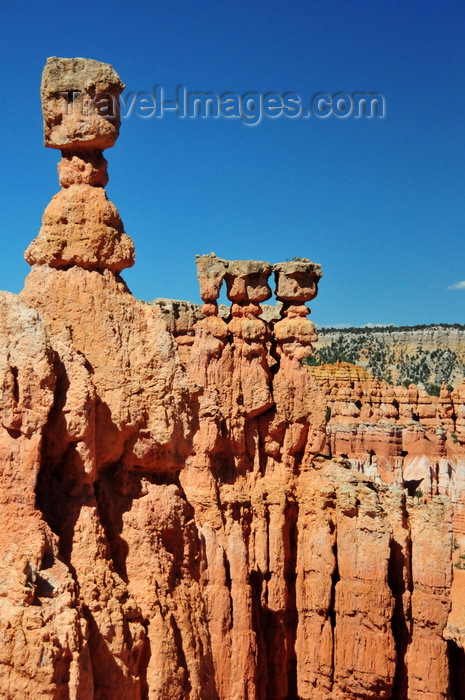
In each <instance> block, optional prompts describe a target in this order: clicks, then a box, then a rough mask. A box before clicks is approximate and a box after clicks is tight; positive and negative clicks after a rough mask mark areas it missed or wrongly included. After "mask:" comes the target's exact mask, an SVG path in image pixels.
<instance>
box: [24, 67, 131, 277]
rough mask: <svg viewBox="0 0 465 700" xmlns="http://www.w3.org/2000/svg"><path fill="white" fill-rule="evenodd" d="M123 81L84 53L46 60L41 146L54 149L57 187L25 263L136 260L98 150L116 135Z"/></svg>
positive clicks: (97, 264)
mask: <svg viewBox="0 0 465 700" xmlns="http://www.w3.org/2000/svg"><path fill="white" fill-rule="evenodd" d="M123 89H124V84H123V82H122V81H121V79H120V78H119V76H118V74H117V73H116V72H115V70H114V69H113V68H112V66H110V65H109V64H108V63H100V62H99V61H94V60H91V59H88V58H57V57H55V56H53V57H52V58H49V59H48V60H47V63H46V66H45V68H44V72H43V74H42V85H41V98H42V111H43V116H44V144H45V146H47V147H48V148H58V149H60V150H61V153H62V160H61V161H60V163H59V164H58V175H59V180H60V185H61V186H62V189H61V191H60V192H58V194H56V195H55V196H54V197H53V198H52V201H51V202H50V204H49V205H48V207H47V208H46V209H45V212H44V215H43V218H42V227H41V229H40V231H39V235H38V236H37V238H36V239H35V240H34V241H32V243H31V244H30V246H29V248H28V249H27V251H26V254H25V257H26V260H27V262H28V263H29V264H30V265H49V266H50V267H56V268H66V267H70V266H72V265H78V266H80V267H83V268H85V269H88V270H103V269H108V270H112V271H113V272H121V270H123V269H124V268H126V267H131V265H133V264H134V245H133V242H132V240H131V239H130V238H129V236H127V235H126V233H124V227H123V222H122V221H121V218H120V216H119V213H118V210H117V209H116V207H115V205H114V204H112V203H111V202H110V201H109V200H108V198H107V196H106V193H105V190H104V187H105V185H106V184H107V183H108V175H107V161H106V160H105V158H104V157H103V151H104V150H105V149H106V148H110V147H111V146H113V145H114V144H115V142H116V139H117V138H118V134H119V127H120V118H119V102H118V97H119V95H120V93H121V92H122V90H123Z"/></svg>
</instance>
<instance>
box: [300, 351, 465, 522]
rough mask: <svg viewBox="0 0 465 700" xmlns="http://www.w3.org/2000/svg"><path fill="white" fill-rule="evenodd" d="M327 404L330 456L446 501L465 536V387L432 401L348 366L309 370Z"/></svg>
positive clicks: (420, 392) (444, 389) (422, 393)
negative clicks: (464, 415) (346, 459)
mask: <svg viewBox="0 0 465 700" xmlns="http://www.w3.org/2000/svg"><path fill="white" fill-rule="evenodd" d="M309 372H310V373H311V374H312V375H313V376H314V377H315V379H316V381H317V383H318V386H319V387H320V389H321V390H322V391H323V393H324V394H325V397H326V400H327V404H328V416H329V421H328V425H327V436H328V440H327V444H326V453H327V454H328V455H329V456H332V457H345V458H348V459H349V460H350V462H351V464H352V466H353V467H354V468H355V469H357V470H358V471H361V472H362V473H364V474H367V475H370V476H371V477H373V478H375V479H378V480H381V481H383V482H386V483H393V482H396V483H398V484H400V485H404V484H406V485H407V486H408V488H409V489H410V493H411V494H412V495H413V493H414V491H415V490H417V489H420V490H421V491H422V493H423V497H424V498H426V499H427V500H428V499H429V498H431V497H432V496H433V495H438V494H442V495H447V496H448V497H449V498H450V499H451V501H452V503H453V523H454V531H455V533H456V534H460V535H462V534H465V439H464V433H463V430H464V418H463V414H464V398H465V383H464V384H462V385H460V386H459V387H457V389H455V390H454V391H452V392H449V391H448V389H447V387H446V386H445V385H443V386H442V387H441V391H440V395H439V396H438V397H436V396H430V395H429V394H427V393H426V391H423V390H421V389H418V388H417V387H416V386H415V385H413V384H411V385H410V387H408V388H406V387H404V386H392V385H390V384H387V383H386V382H380V381H379V380H378V379H376V378H374V377H373V376H371V375H370V374H369V373H368V372H367V371H366V370H364V369H362V368H360V367H357V366H356V365H351V364H349V363H346V362H341V363H338V364H336V365H320V366H316V367H309Z"/></svg>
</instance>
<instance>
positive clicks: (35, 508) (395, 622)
mask: <svg viewBox="0 0 465 700" xmlns="http://www.w3.org/2000/svg"><path fill="white" fill-rule="evenodd" d="M94 64H95V62H91V63H89V62H88V61H87V60H86V59H49V62H48V64H47V67H46V69H45V72H44V78H43V84H42V94H43V96H44V118H45V131H46V143H47V145H50V146H51V147H57V148H62V150H63V161H62V163H61V164H60V166H59V172H60V180H61V184H62V186H63V189H62V190H61V192H60V193H59V194H58V195H57V196H56V197H55V198H54V200H53V206H52V208H51V209H49V208H47V210H46V213H45V215H44V220H43V226H42V229H41V231H40V232H39V235H38V237H37V238H36V239H35V241H33V242H32V244H31V246H30V247H29V249H28V251H27V253H26V255H27V259H28V261H29V262H30V264H31V265H32V269H31V272H30V274H29V276H28V277H27V279H26V282H25V286H24V289H23V291H22V292H21V294H20V295H19V298H18V297H15V296H14V295H11V294H7V293H3V294H2V295H0V339H1V347H2V356H1V357H2V376H3V381H2V383H1V391H2V401H1V407H2V408H1V412H2V420H1V432H0V468H1V470H2V480H1V490H0V497H1V499H2V510H1V516H0V517H1V518H2V531H1V532H2V535H1V538H0V553H1V554H2V556H1V557H0V626H1V634H0V664H1V672H0V696H1V697H2V698H5V700H13V699H16V698H19V697H21V698H23V697H24V698H31V699H32V698H34V700H35V698H53V699H54V700H57V699H61V698H63V700H64V699H65V698H72V699H74V700H92V699H96V700H97V699H99V700H113V699H115V698H117V699H121V700H127V699H129V700H131V699H134V700H139V699H140V700H142V699H144V698H152V699H154V700H155V699H157V700H158V699H162V700H163V699H166V700H180V699H186V700H196V699H197V700H201V699H202V700H215V699H221V700H268V699H270V700H284V699H291V698H301V699H303V700H318V699H321V700H323V699H329V700H344V699H346V700H349V699H353V698H372V699H373V700H375V699H376V700H378V699H379V698H386V699H387V698H396V699H398V700H401V699H403V698H409V699H413V700H417V699H418V700H420V699H427V700H439V699H440V698H451V697H452V695H451V692H452V691H451V690H450V688H452V686H453V684H454V683H455V680H454V679H456V678H457V677H458V676H459V674H460V673H461V662H460V654H459V653H458V652H457V654H455V656H454V655H452V656H451V658H452V664H449V660H448V655H447V644H448V642H446V640H445V639H444V630H445V628H446V623H447V615H448V612H449V608H450V597H449V596H450V587H451V578H452V575H451V547H452V534H451V525H450V522H451V516H450V506H449V503H448V500H447V499H446V498H444V497H442V496H438V495H433V494H432V497H431V499H430V500H429V501H428V503H427V504H421V505H417V504H416V502H414V500H413V499H412V498H410V497H409V496H407V495H406V493H405V492H404V490H403V489H402V487H401V485H396V484H386V483H380V480H378V481H376V480H374V479H371V478H369V477H367V476H365V475H363V474H358V473H356V472H355V471H353V470H351V469H347V468H345V466H346V465H345V462H344V460H339V463H337V462H333V461H331V460H330V459H328V458H327V455H325V440H326V418H327V415H326V409H327V403H326V399H325V396H324V392H323V391H322V389H321V388H320V386H319V383H318V381H317V379H316V378H315V377H314V376H313V375H312V374H311V373H310V372H309V371H308V369H307V368H306V367H304V366H303V365H302V363H301V361H302V359H304V358H305V357H306V356H307V355H308V354H309V353H310V352H311V348H312V343H314V341H315V340H316V333H315V328H314V326H313V324H312V323H311V322H310V321H308V320H307V319H306V316H307V314H308V308H307V307H306V302H308V301H311V300H312V299H313V298H314V297H315V295H316V293H317V286H318V280H319V278H320V277H321V270H320V267H319V265H316V264H314V263H311V262H310V261H308V260H306V259H302V260H300V261H294V262H292V263H280V264H277V265H274V266H272V265H270V264H269V263H267V262H263V261H261V262H257V261H227V260H223V259H220V258H217V257H216V256H215V255H213V254H212V255H209V256H201V257H199V258H198V259H197V267H198V275H199V282H200V289H201V296H202V300H203V306H202V308H201V312H199V311H198V310H195V309H192V307H190V306H189V305H185V304H182V303H175V302H168V301H166V300H165V301H161V302H159V303H157V304H152V305H150V304H146V303H144V302H140V301H138V300H136V299H134V297H133V296H132V295H131V294H130V292H129V290H128V289H127V287H126V285H125V283H124V281H123V280H122V278H121V277H120V272H121V271H122V270H123V269H124V267H127V266H128V265H130V264H131V263H132V261H133V259H132V243H131V242H130V239H129V238H128V237H127V236H126V234H125V233H124V229H123V226H122V223H121V221H120V219H119V216H118V215H117V212H116V210H115V208H114V206H113V205H112V204H111V203H109V202H108V200H107V199H106V196H105V193H104V190H103V187H104V185H105V184H106V181H107V177H106V161H104V159H103V156H102V153H101V150H102V149H103V148H106V147H108V146H110V145H112V144H113V143H114V140H115V138H116V136H117V128H118V122H117V119H116V118H114V119H113V121H112V122H110V123H109V124H108V123H107V122H106V121H105V119H104V120H103V122H104V123H102V122H101V121H100V119H102V117H101V115H100V116H99V115H97V116H95V115H94V116H93V117H92V119H91V120H90V126H89V127H88V129H87V130H84V132H83V126H82V120H80V119H77V121H76V119H75V117H76V115H69V114H67V113H66V110H67V109H68V98H67V95H66V94H65V95H61V94H60V92H61V90H59V88H61V87H62V86H61V77H60V75H61V73H62V74H63V75H65V76H66V80H70V79H71V78H73V82H75V81H76V80H78V79H81V78H82V83H81V85H82V89H83V92H84V98H83V102H84V103H85V104H88V103H89V102H90V101H91V100H90V97H92V99H93V95H94V93H95V90H96V89H97V88H96V86H99V85H101V86H102V87H101V88H100V89H102V90H107V91H109V92H110V94H113V92H114V93H116V94H118V90H120V89H122V87H121V86H122V84H121V81H119V78H118V76H116V74H115V73H114V71H113V70H112V69H111V67H109V66H105V65H104V66H103V67H102V69H101V74H100V73H99V70H98V66H99V65H100V64H97V66H96V65H94ZM60 71H61V73H60ZM83 76H84V77H83ZM86 80H87V81H88V82H86ZM112 91H113V92H112ZM62 113H63V114H62ZM60 115H62V117H63V118H62V119H61V120H60V118H59V117H60ZM65 117H66V118H65ZM73 120H74V121H73ZM57 125H58V126H57ZM60 125H61V126H60ZM58 127H59V128H58ZM65 127H66V128H65ZM271 273H273V274H274V276H275V281H276V290H275V294H276V297H277V299H278V301H279V302H281V306H280V309H281V310H280V316H279V319H278V320H275V321H274V322H272V321H267V320H264V318H263V317H262V309H261V307H260V304H261V302H263V301H266V300H267V299H268V298H269V297H270V296H271V294H272V292H271V289H270V287H269V285H268V280H269V277H270V274H271ZM223 282H224V283H225V284H226V286H227V293H228V297H229V300H230V302H231V309H230V314H229V315H227V316H226V318H225V317H224V315H219V313H218V306H217V299H218V297H219V292H220V287H221V284H222V283H223ZM387 481H388V480H387ZM391 481H392V480H391ZM448 638H449V640H452V637H451V633H450V631H449V636H448ZM454 639H455V641H449V645H450V644H452V645H453V649H458V648H459V644H460V638H459V636H456V637H454ZM425 649H427V650H428V654H429V656H428V663H426V655H425ZM450 678H453V682H452V681H451V680H450ZM451 683H452V685H451ZM455 686H456V683H455ZM455 686H454V687H455Z"/></svg>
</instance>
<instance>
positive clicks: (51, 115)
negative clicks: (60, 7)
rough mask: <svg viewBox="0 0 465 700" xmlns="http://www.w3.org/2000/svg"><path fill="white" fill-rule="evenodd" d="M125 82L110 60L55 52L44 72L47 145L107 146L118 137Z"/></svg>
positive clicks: (85, 148) (42, 97)
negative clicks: (70, 55) (66, 56)
mask: <svg viewBox="0 0 465 700" xmlns="http://www.w3.org/2000/svg"><path fill="white" fill-rule="evenodd" d="M124 87H125V85H124V83H123V82H122V80H121V78H120V77H119V75H118V74H117V72H116V71H115V69H114V68H113V67H112V66H111V65H110V64H109V63H101V62H100V61H95V60H93V59H91V58H58V57H56V56H52V57H51V58H48V59H47V63H46V65H45V68H44V72H43V74H42V84H41V89H40V93H41V99H42V112H43V116H44V145H45V146H48V147H49V148H59V149H61V150H65V149H70V150H92V149H98V150H102V151H103V150H104V149H105V148H110V147H111V146H113V145H114V144H115V141H116V139H117V138H118V133H119V127H120V118H119V103H118V97H119V95H120V94H121V92H122V91H123V90H124Z"/></svg>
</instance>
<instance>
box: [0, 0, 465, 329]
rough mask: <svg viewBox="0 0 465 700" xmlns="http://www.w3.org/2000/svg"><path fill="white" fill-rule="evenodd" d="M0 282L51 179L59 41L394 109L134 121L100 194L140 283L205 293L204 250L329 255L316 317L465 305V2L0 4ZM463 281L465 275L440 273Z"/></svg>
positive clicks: (205, 76)
mask: <svg viewBox="0 0 465 700" xmlns="http://www.w3.org/2000/svg"><path fill="white" fill-rule="evenodd" d="M0 19H1V27H2V39H1V43H0V52H1V54H0V58H1V61H2V65H3V75H4V82H3V87H2V90H3V99H2V108H1V110H0V126H1V134H2V138H1V139H0V159H1V160H0V162H1V165H2V187H1V189H0V212H1V222H2V234H1V236H2V256H1V259H0V287H1V288H3V289H7V290H10V291H13V292H18V291H19V290H20V289H21V287H22V283H23V279H24V276H25V275H26V274H27V272H28V266H27V265H26V263H25V262H24V260H23V251H24V250H25V248H26V247H27V245H28V243H29V242H30V240H31V239H32V238H34V237H35V236H36V235H37V232H38V230H39V227H40V219H41V215H42V212H43V209H44V208H45V206H46V205H47V203H48V202H49V200H50V198H51V197H52V196H53V194H55V192H57V191H58V189H59V185H58V180H57V175H56V163H57V161H58V159H59V153H58V152H56V151H53V150H51V149H44V148H43V145H42V139H43V136H42V118H41V111H40V99H39V85H40V78H41V72H42V69H43V66H44V64H45V61H46V58H47V57H48V56H53V55H55V56H64V57H71V56H85V57H88V58H94V59H97V60H101V61H106V62H108V63H111V64H112V65H113V66H114V67H115V69H116V70H117V71H118V73H119V74H120V76H121V78H122V79H123V81H124V82H125V84H126V86H127V90H126V93H127V92H128V91H132V92H137V91H149V92H150V91H152V90H153V87H154V86H155V85H162V86H163V87H164V89H165V93H166V96H167V97H168V98H169V97H170V95H172V96H173V97H174V95H175V91H176V87H177V86H178V85H184V86H186V88H187V90H189V91H192V92H194V91H197V92H208V91H213V92H218V93H225V92H235V93H238V94H239V95H242V94H244V93H246V92H261V93H268V92H276V93H279V94H283V93H287V92H294V93H297V94H299V95H300V96H301V97H302V100H303V101H305V102H308V103H309V102H310V98H311V97H312V96H313V95H314V94H316V93H319V92H326V93H329V94H334V93H337V92H344V93H349V94H350V93H353V92H380V93H382V94H383V95H384V97H385V100H386V116H385V118H384V119H372V120H368V119H358V120H357V119H353V118H351V117H349V118H347V119H338V118H336V117H329V118H328V119H318V118H316V117H311V118H309V119H290V118H286V117H280V118H278V119H264V120H263V121H262V122H261V123H260V124H259V125H257V126H254V127H251V126H247V125H244V124H243V123H242V122H241V121H240V120H236V119H211V118H210V119H199V118H197V119H184V120H183V119H179V118H177V117H176V116H175V115H174V114H168V115H167V116H165V117H164V118H163V119H155V118H154V119H140V118H137V117H135V116H131V117H129V118H128V119H125V120H123V124H122V128H121V134H120V138H119V140H118V142H117V144H116V146H115V147H114V148H113V149H111V150H109V151H107V152H106V157H107V159H108V161H109V174H110V183H109V185H108V187H107V192H108V195H109V197H110V199H111V200H112V201H113V202H114V203H115V204H116V206H117V207H118V209H119V211H120V214H121V216H122V218H123V221H124V223H125V228H126V232H127V233H128V234H129V235H131V236H132V238H133V239H134V241H135V244H136V255H137V259H136V265H135V267H134V268H132V269H131V270H127V271H125V272H124V273H123V276H124V277H125V279H126V281H127V282H128V284H129V286H130V288H131V289H132V291H133V293H134V294H135V296H137V297H139V298H142V299H146V300H150V299H153V298H155V297H160V296H161V297H169V298H177V299H189V300H192V301H198V300H199V295H198V285H197V280H196V271H195V254H196V253H200V254H203V253H209V252H211V251H215V253H216V254H217V255H219V256H221V257H224V258H230V259H248V258H255V259H260V260H269V261H270V262H279V261H282V260H285V259H286V258H292V257H293V256H301V257H308V258H310V259H311V260H313V261H315V262H319V263H321V265H322V267H323V271H324V277H323V279H322V282H321V284H320V294H319V296H318V298H317V299H316V300H315V301H314V302H313V303H312V304H311V306H312V310H313V313H312V320H314V321H315V322H316V323H317V324H319V325H331V324H334V325H336V324H342V323H348V324H353V325H363V324H365V323H395V324H416V323H435V322H441V321H442V322H447V323H454V322H461V323H463V322H465V313H464V312H465V284H464V285H462V286H461V287H460V285H459V284H458V283H460V282H462V281H464V280H465V264H464V263H465V236H464V235H463V233H464V220H465V197H464V194H465V192H464V183H465V159H464V152H465V148H464V147H465V143H464V142H465V128H464V116H465V90H464V85H465V80H464V78H465V48H464V46H465V41H464V30H463V27H464V26H465V5H464V4H463V2H458V1H457V2H454V1H452V0H445V1H444V2H441V3H438V2H437V0H435V1H434V2H428V1H427V0H426V1H425V0H422V1H421V2H420V1H418V2H417V1H415V2H414V1H412V0H402V1H401V2H400V1H397V0H389V2H388V1H381V0H379V1H378V2H373V0H366V1H364V2H360V1H357V0H355V1H351V2H347V0H338V1H336V0H325V1H324V2H323V0H320V2H314V1H313V0H307V1H303V0H273V1H271V0H269V1H268V2H264V1H263V0H255V1H254V2H250V0H249V1H248V2H245V1H243V0H235V1H234V2H232V1H231V0H230V1H226V0H217V1H216V2H212V1H202V0H197V2H194V1H193V0H190V1H187V0H178V1H174V0H171V1H168V0H164V1H163V2H157V0H150V1H145V0H133V1H132V2H131V3H126V2H122V1H121V0H113V1H112V2H107V1H105V2H98V1H96V2H88V1H87V0H81V1H80V2H78V3H77V2H72V1H71V2H63V1H61V2H55V1H53V0H52V1H50V0H49V1H48V2H46V3H31V2H24V1H22V0H18V1H17V2H15V3H6V2H5V1H3V2H0ZM453 285H458V286H459V288H458V289H448V287H451V286H453Z"/></svg>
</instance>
